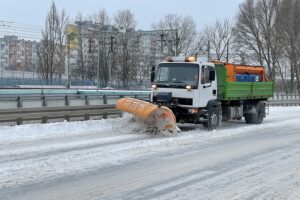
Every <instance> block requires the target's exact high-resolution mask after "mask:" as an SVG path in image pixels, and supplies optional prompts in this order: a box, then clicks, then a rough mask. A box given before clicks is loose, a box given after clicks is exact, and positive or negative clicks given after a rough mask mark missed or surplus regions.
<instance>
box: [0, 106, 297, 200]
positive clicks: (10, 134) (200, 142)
mask: <svg viewBox="0 0 300 200" xmlns="http://www.w3.org/2000/svg"><path fill="white" fill-rule="evenodd" d="M182 129H183V130H184V131H182V132H179V133H175V134H156V135H154V134H149V133H147V132H146V128H145V127H144V126H143V125H142V124H141V123H137V122H135V121H133V120H132V118H131V117H130V116H129V115H126V116H125V117H124V118H121V119H108V120H97V121H96V120H95V121H82V122H61V123H53V124H31V125H21V126H13V127H9V126H7V127H0V199H1V200H2V199H83V197H85V198H86V199H99V197H106V198H108V199H110V198H117V199H123V198H124V199H136V198H137V199H138V198H141V199H143V197H146V199H151V198H154V199H176V198H177V199H195V196H196V197H199V198H196V199H265V198H267V199H269V198H273V199H282V198H285V199H300V156H299V152H300V107H271V108H270V115H268V116H267V118H266V119H265V121H264V123H263V124H261V125H247V124H245V123H244V121H243V120H242V121H233V122H229V123H225V124H223V127H221V128H219V129H218V130H216V131H212V132H207V131H206V130H204V129H203V128H202V127H201V126H194V125H191V127H190V126H186V125H185V126H183V128H182ZM273 138H274V139H273ZM221 147H223V148H221ZM194 152H196V153H194ZM187 155H188V156H190V158H191V162H188V163H187ZM198 155H199V156H198ZM245 155H249V157H247V156H246V157H245ZM200 158H201V160H199V159H200ZM180 161H182V162H180ZM148 162H150V163H152V164H153V166H152V167H151V165H152V164H151V165H150V167H149V165H148V164H143V163H148ZM136 163H139V164H136ZM220 163H222V165H220ZM141 166H143V167H142V168H143V169H140V167H141ZM170 166H172V167H173V168H174V169H173V168H172V167H170ZM221 166H222V167H221ZM120 167H122V170H121V168H120ZM135 167H137V169H135ZM126 168H128V169H127V170H125V169H126ZM131 168H133V169H135V170H133V169H132V170H131ZM177 168H178V169H177ZM179 168H180V169H179ZM114 169H115V170H116V171H114ZM146 169H147V170H148V171H149V172H153V173H154V176H150V175H148V176H146V175H147V172H145V171H143V170H146ZM168 169H170V171H169V170H168ZM171 169H173V171H172V170H171ZM118 170H119V171H120V170H121V171H122V175H121V176H116V177H115V178H113V177H114V176H115V174H116V173H117V171H118ZM176 170H177V171H176ZM185 172H190V174H189V175H184V174H185ZM135 173H136V174H139V173H140V176H137V175H134V174H135ZM144 173H146V174H144ZM164 173H165V174H164ZM93 174H96V175H95V177H96V176H101V180H98V181H97V180H96V179H95V178H91V177H90V176H91V175H93ZM99 174H101V175H99ZM107 174H111V177H107ZM124 174H125V175H124ZM175 174H176V177H177V176H180V175H182V177H181V178H176V177H175ZM102 175H103V176H104V175H105V176H104V177H102ZM84 176H88V177H89V178H88V179H84V178H82V177H84ZM123 176H127V178H125V177H123ZM92 177H94V176H92ZM105 177H106V178H105ZM122 177H123V179H122V180H124V179H125V180H127V179H129V180H131V182H128V183H127V185H125V183H123V185H124V187H121V186H122V184H120V185H119V184H117V183H116V182H120V180H118V179H121V178H122ZM129 177H131V178H129ZM132 177H133V178H132ZM140 178H143V181H142V180H139V179H140ZM172 178H173V179H174V181H170V180H172ZM79 179H80V180H81V181H82V182H84V180H85V181H87V180H89V183H86V184H85V186H83V185H81V187H80V188H86V190H83V189H82V190H83V191H81V192H75V191H73V190H72V189H70V188H72V187H75V186H74V184H75V182H76V181H77V184H78V180H79ZM175 179H176V180H175ZM70 180H74V183H73V182H72V181H70ZM134 180H136V182H135V181H134ZM166 180H168V181H166ZM147 181H148V182H147ZM66 182H68V183H66ZM90 182H93V183H90ZM155 182H159V184H153V183H155ZM188 183H189V184H188ZM63 184H65V185H69V190H67V189H66V190H63V189H59V188H56V189H54V188H55V186H56V185H60V186H62V187H65V186H64V185H63ZM88 184H92V185H98V186H99V187H98V189H95V188H94V190H93V191H90V188H88V186H87V185H88ZM41 185H44V186H41ZM75 185H76V184H75ZM100 185H101V187H100ZM51 187H52V192H51V189H49V191H48V188H51ZM114 187H118V189H117V190H115V189H113V188H114ZM77 189H78V188H77ZM41 191H43V192H41ZM68 191H69V193H68ZM54 193H56V194H55V195H56V196H55V195H54ZM83 194H85V196H83ZM154 194H155V195H154ZM39 195H40V196H39ZM43 195H44V196H43ZM53 195H54V196H53ZM121 195H123V196H121ZM41 197H43V198H41ZM200 197H201V198H200Z"/></svg>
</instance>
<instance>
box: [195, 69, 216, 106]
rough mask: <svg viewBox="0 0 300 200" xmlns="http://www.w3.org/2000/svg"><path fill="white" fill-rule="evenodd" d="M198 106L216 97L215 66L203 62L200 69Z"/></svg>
mask: <svg viewBox="0 0 300 200" xmlns="http://www.w3.org/2000/svg"><path fill="white" fill-rule="evenodd" d="M199 86H200V89H199V92H200V94H199V95H200V96H199V99H200V102H199V103H200V105H199V106H200V107H206V106H207V103H208V102H209V101H210V100H212V99H217V84H216V72H215V66H214V65H210V64H203V65H202V66H201V70H200V84H199Z"/></svg>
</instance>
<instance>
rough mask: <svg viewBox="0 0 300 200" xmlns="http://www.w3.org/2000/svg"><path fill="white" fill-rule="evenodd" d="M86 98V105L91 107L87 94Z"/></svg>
mask: <svg viewBox="0 0 300 200" xmlns="http://www.w3.org/2000/svg"><path fill="white" fill-rule="evenodd" d="M84 98H85V105H86V106H88V105H90V101H89V97H88V95H87V94H86V95H85V97H84Z"/></svg>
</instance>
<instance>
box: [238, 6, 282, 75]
mask: <svg viewBox="0 0 300 200" xmlns="http://www.w3.org/2000/svg"><path fill="white" fill-rule="evenodd" d="M279 8H280V0H272V1H269V0H246V1H245V2H244V3H242V4H241V5H240V7H239V13H238V19H237V23H236V26H235V29H234V30H235V31H234V34H235V41H236V42H237V43H238V44H240V46H242V47H244V49H243V50H244V52H245V54H246V55H248V57H250V58H251V60H252V62H258V63H259V64H260V65H264V64H266V65H267V68H268V72H269V77H270V78H271V79H272V80H275V72H276V69H278V68H280V66H279V65H278V64H279V61H280V59H281V57H282V47H281V46H280V44H279V43H278V42H277V41H278V40H279V37H280V35H279V34H278V31H277V29H278V17H277V14H278V10H279ZM278 71H279V73H281V71H280V70H278ZM281 76H282V73H281Z"/></svg>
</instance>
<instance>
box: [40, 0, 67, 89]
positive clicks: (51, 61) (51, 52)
mask: <svg viewBox="0 0 300 200" xmlns="http://www.w3.org/2000/svg"><path fill="white" fill-rule="evenodd" d="M65 23H66V14H65V12H64V11H62V13H61V14H59V11H58V10H57V8H56V5H55V3H54V2H52V4H51V7H50V11H49V13H48V15H47V18H46V22H45V28H44V30H42V37H43V39H42V41H41V45H40V47H39V49H38V58H39V61H38V71H39V72H40V73H42V75H43V78H44V79H45V80H46V81H47V83H48V84H52V83H53V75H54V73H58V74H60V73H61V72H62V71H63V68H64V64H62V63H63V62H64V61H63V60H64V58H63V57H64V56H62V55H60V53H61V50H62V49H63V48H64V47H63V42H64V41H63V40H64V39H63V38H64V30H65V27H64V26H65Z"/></svg>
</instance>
